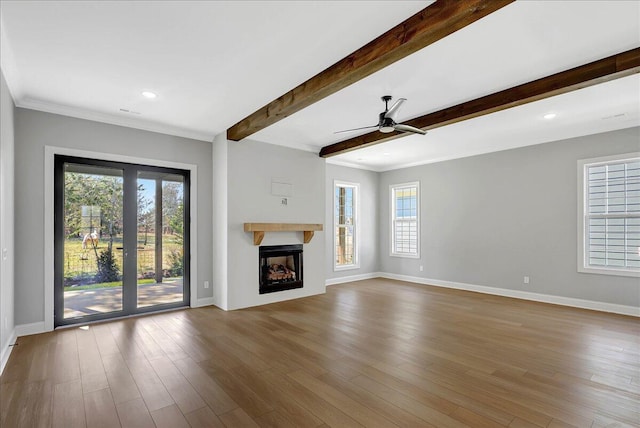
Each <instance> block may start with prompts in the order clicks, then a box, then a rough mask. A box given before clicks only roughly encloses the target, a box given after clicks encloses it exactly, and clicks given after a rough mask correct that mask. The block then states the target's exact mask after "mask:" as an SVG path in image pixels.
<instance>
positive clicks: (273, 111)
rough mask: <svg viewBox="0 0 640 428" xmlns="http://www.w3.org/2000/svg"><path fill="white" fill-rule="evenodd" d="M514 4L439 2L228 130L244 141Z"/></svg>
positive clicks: (478, 0) (229, 136)
mask: <svg viewBox="0 0 640 428" xmlns="http://www.w3.org/2000/svg"><path fill="white" fill-rule="evenodd" d="M513 1H514V0H437V1H436V2H435V3H433V4H431V5H429V6H428V7H426V8H424V9H423V10H421V11H420V12H418V13H416V14H415V15H413V16H412V17H410V18H408V19H407V20H405V21H404V22H402V23H400V24H398V25H396V26H395V27H393V28H392V29H391V30H389V31H387V32H386V33H384V34H383V35H381V36H380V37H378V38H376V39H375V40H373V41H371V42H370V43H368V44H366V45H365V46H363V47H362V48H360V49H358V50H356V51H355V52H353V53H352V54H350V55H348V56H347V57H345V58H343V59H341V60H340V61H338V62H337V63H335V64H333V65H332V66H330V67H329V68H327V69H326V70H324V71H322V72H320V73H318V74H316V75H315V76H313V77H312V78H310V79H309V80H307V81H306V82H304V83H302V84H301V85H299V86H298V87H296V88H294V89H292V90H291V91H289V92H287V93H286V94H284V95H282V96H280V97H278V98H277V99H275V100H273V101H272V102H270V103H269V104H267V105H266V106H264V107H262V108H261V109H259V110H257V111H256V112H254V113H252V114H251V115H249V116H247V117H245V118H244V119H242V120H241V121H240V122H238V123H236V124H235V125H233V126H232V127H231V128H229V129H227V139H229V140H233V141H239V140H241V139H243V138H246V137H248V136H249V135H252V134H254V133H256V132H258V131H260V130H261V129H264V128H266V127H267V126H269V125H272V124H274V123H276V122H278V121H279V120H282V119H284V118H285V117H287V116H290V115H292V114H294V113H296V112H298V111H300V110H302V109H303V108H305V107H308V106H310V105H311V104H313V103H315V102H317V101H320V100H321V99H323V98H325V97H327V96H329V95H331V94H333V93H335V92H338V91H339V90H341V89H344V88H346V87H347V86H349V85H351V84H352V83H355V82H357V81H359V80H361V79H363V78H365V77H367V76H369V75H370V74H373V73H375V72H376V71H379V70H381V69H383V68H384V67H386V66H388V65H390V64H392V63H394V62H396V61H398V60H400V59H402V58H404V57H406V56H408V55H411V54H412V53H414V52H417V51H419V50H420V49H422V48H424V47H426V46H428V45H430V44H432V43H434V42H437V41H438V40H441V39H442V38H444V37H446V36H448V35H450V34H452V33H454V32H455V31H457V30H459V29H461V28H464V27H466V26H467V25H469V24H472V23H473V22H475V21H477V20H479V19H481V18H483V17H485V16H487V15H489V14H491V13H493V12H495V11H496V10H498V9H501V8H502V7H504V6H506V5H508V4H510V3H512V2H513Z"/></svg>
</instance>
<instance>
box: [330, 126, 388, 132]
mask: <svg viewBox="0 0 640 428" xmlns="http://www.w3.org/2000/svg"><path fill="white" fill-rule="evenodd" d="M377 127H378V125H372V126H363V127H362V128H353V129H345V130H344V131H336V132H334V134H341V133H343V132H351V131H360V130H361V129H370V128H377Z"/></svg>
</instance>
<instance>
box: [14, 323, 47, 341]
mask: <svg viewBox="0 0 640 428" xmlns="http://www.w3.org/2000/svg"><path fill="white" fill-rule="evenodd" d="M45 331H47V330H46V328H45V325H44V321H39V322H32V323H31V324H20V325H17V326H16V336H18V337H20V336H29V335H30V334H39V333H44V332H45Z"/></svg>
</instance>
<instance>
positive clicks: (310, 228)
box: [244, 223, 322, 245]
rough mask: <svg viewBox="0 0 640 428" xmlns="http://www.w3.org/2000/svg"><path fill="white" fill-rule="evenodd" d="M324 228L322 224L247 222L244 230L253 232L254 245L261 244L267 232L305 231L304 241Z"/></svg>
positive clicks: (308, 240)
mask: <svg viewBox="0 0 640 428" xmlns="http://www.w3.org/2000/svg"><path fill="white" fill-rule="evenodd" d="M316 230H322V225H321V224H307V223H245V224H244V231H245V232H253V245H260V243H261V242H262V238H264V233H265V232H304V243H305V244H308V243H309V242H310V241H311V238H313V232H315V231H316Z"/></svg>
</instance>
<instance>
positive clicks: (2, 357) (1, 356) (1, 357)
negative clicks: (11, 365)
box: [0, 328, 17, 375]
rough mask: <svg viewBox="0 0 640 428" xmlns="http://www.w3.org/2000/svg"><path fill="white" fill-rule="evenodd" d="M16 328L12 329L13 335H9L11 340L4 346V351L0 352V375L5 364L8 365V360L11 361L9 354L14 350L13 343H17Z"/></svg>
mask: <svg viewBox="0 0 640 428" xmlns="http://www.w3.org/2000/svg"><path fill="white" fill-rule="evenodd" d="M16 339H17V338H16V330H15V328H14V329H13V331H11V335H10V336H9V340H7V343H5V345H4V346H3V347H2V352H0V375H1V374H2V372H3V371H4V366H6V365H7V361H9V356H10V355H11V351H12V350H13V346H12V345H13V344H14V343H16Z"/></svg>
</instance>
